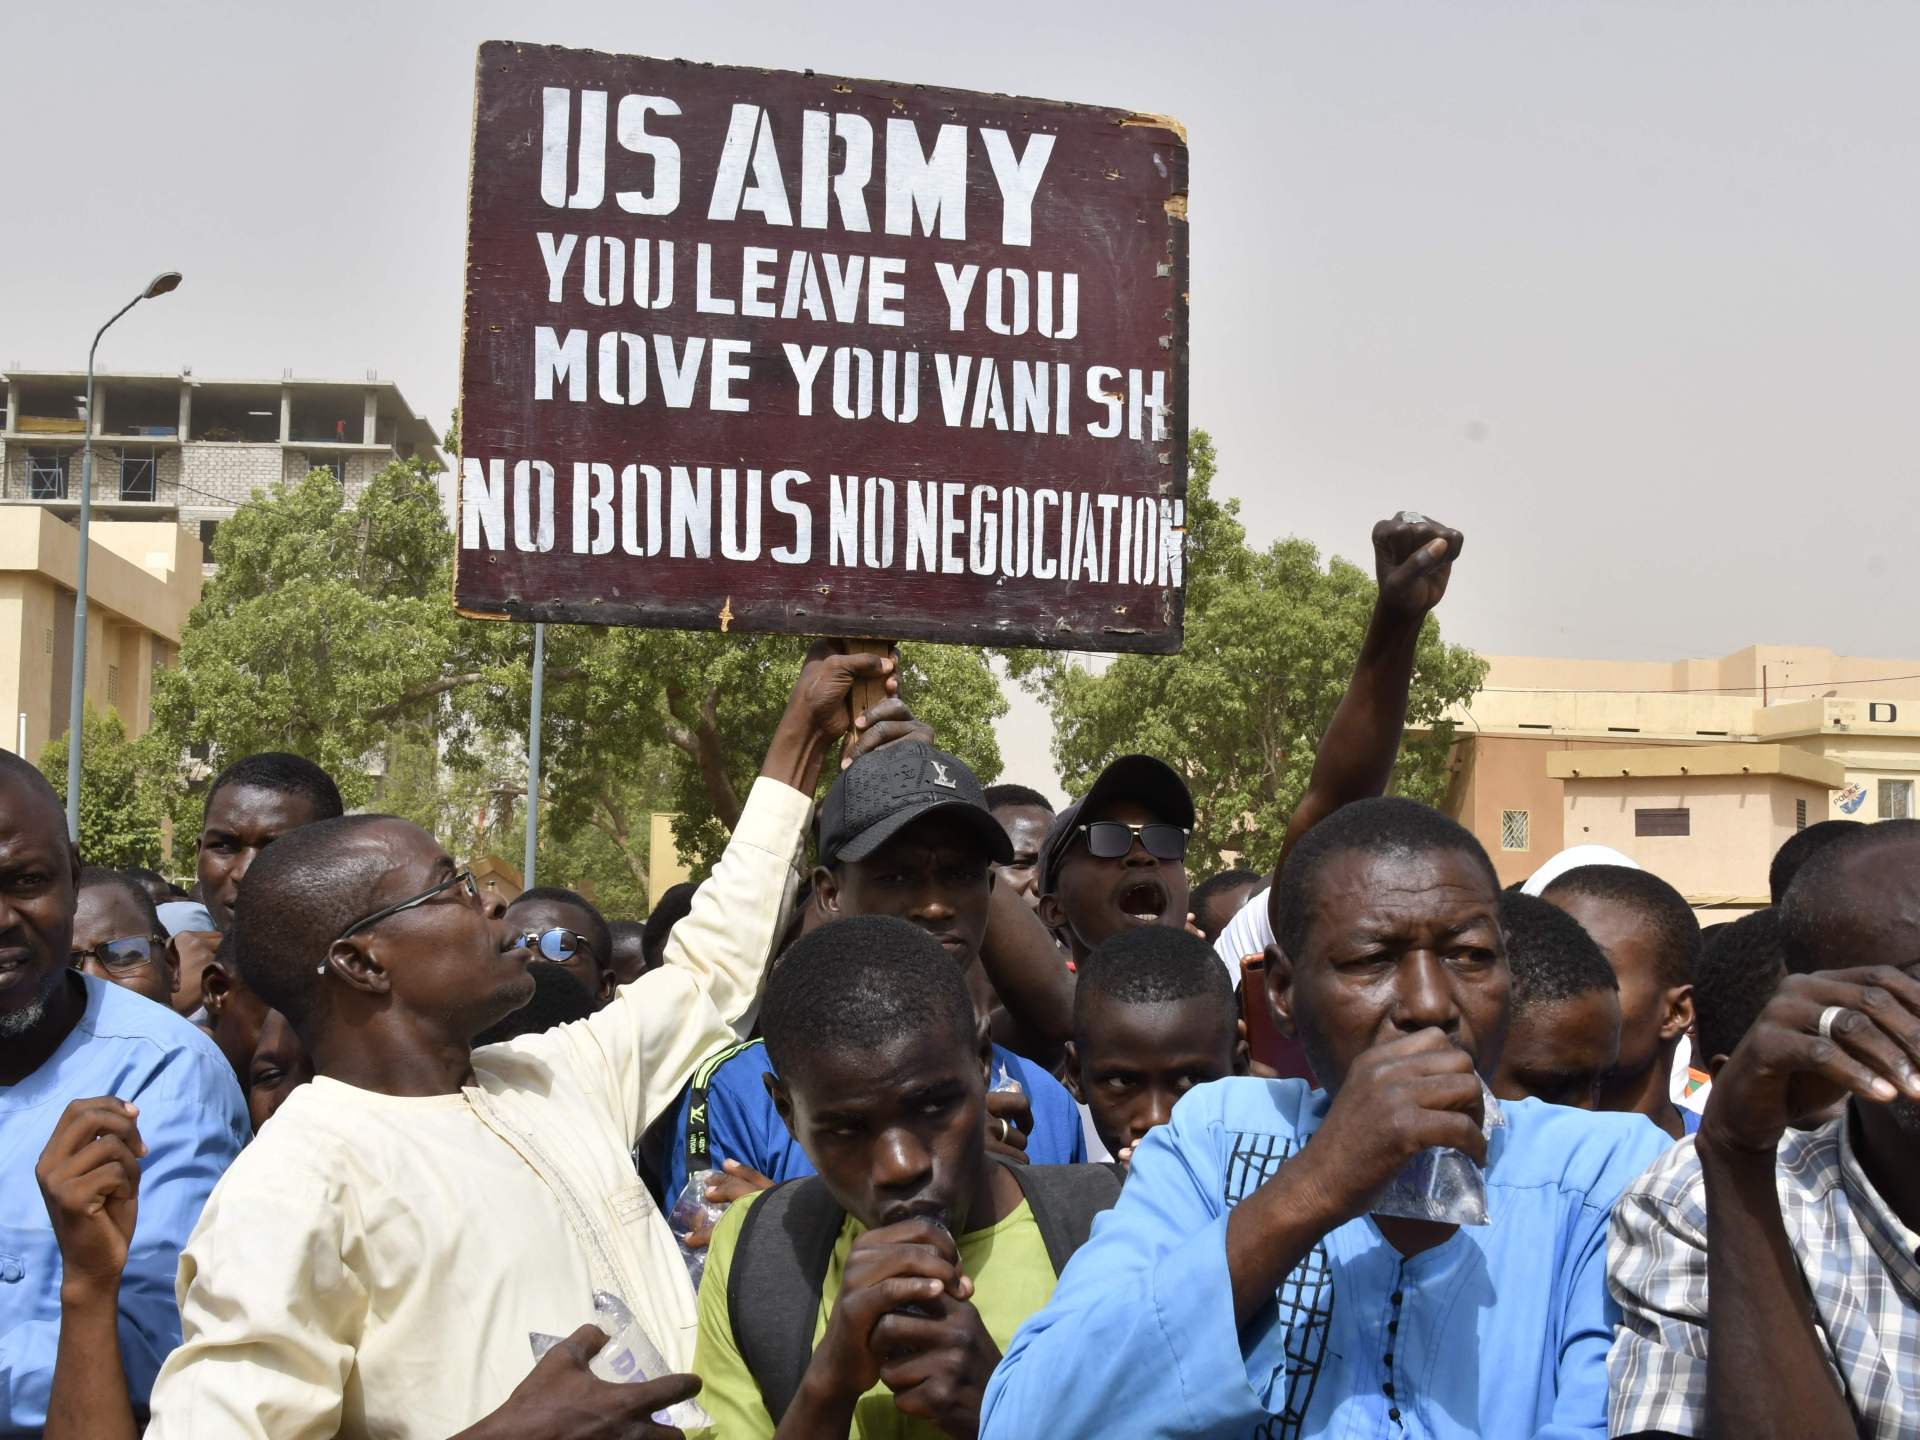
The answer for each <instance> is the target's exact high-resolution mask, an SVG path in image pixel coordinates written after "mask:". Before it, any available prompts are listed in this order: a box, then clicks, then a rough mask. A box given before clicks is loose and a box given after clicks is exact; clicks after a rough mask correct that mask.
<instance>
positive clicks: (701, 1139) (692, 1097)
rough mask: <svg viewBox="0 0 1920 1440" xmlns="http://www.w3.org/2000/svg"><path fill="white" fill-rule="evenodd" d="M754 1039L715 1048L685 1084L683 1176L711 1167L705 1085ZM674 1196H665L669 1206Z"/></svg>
mask: <svg viewBox="0 0 1920 1440" xmlns="http://www.w3.org/2000/svg"><path fill="white" fill-rule="evenodd" d="M759 1043H760V1042H759V1041H758V1040H742V1041H741V1042H740V1043H739V1044H737V1045H729V1046H727V1048H726V1049H724V1050H716V1051H715V1052H714V1053H713V1054H711V1055H709V1056H708V1057H707V1058H706V1059H704V1060H702V1061H701V1062H700V1064H699V1065H698V1066H697V1067H696V1068H695V1069H694V1072H693V1079H692V1080H691V1081H690V1082H689V1083H688V1085H687V1095H688V1097H689V1098H688V1104H687V1148H686V1159H687V1171H686V1173H687V1175H688V1176H689V1177H691V1176H692V1174H693V1172H694V1171H696V1170H711V1169H712V1168H713V1151H712V1148H711V1147H710V1146H709V1144H708V1143H707V1088H708V1087H709V1086H710V1085H712V1084H713V1077H714V1073H715V1072H716V1071H717V1070H719V1068H720V1067H721V1066H722V1065H724V1064H726V1063H727V1061H729V1060H731V1059H733V1057H734V1056H736V1055H738V1054H739V1053H740V1052H741V1051H742V1050H745V1049H748V1048H749V1047H751V1046H754V1045H758V1044H759ZM676 1198H677V1197H675V1196H672V1195H669V1196H668V1197H667V1204H668V1205H670V1206H671V1205H672V1204H673V1202H674V1200H675V1199H676Z"/></svg>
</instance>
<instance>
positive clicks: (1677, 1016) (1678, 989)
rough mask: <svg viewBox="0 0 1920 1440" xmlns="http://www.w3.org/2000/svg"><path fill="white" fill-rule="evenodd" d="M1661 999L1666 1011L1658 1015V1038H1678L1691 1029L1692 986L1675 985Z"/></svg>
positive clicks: (1666, 1039) (1663, 1039) (1665, 1039)
mask: <svg viewBox="0 0 1920 1440" xmlns="http://www.w3.org/2000/svg"><path fill="white" fill-rule="evenodd" d="M1661 999H1662V1001H1663V1002H1664V1003H1665V1006H1666V1011H1665V1013H1664V1014H1662V1015H1661V1017H1660V1039H1661V1040H1662V1041H1663V1042H1665V1041H1668V1040H1678V1039H1679V1038H1680V1037H1681V1036H1682V1035H1684V1034H1686V1033H1687V1032H1688V1031H1689V1030H1691V1029H1693V986H1691V985H1675V986H1673V987H1672V988H1671V989H1669V990H1667V991H1665V992H1664V993H1663V994H1662V995H1661Z"/></svg>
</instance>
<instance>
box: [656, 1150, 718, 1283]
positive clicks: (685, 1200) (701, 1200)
mask: <svg viewBox="0 0 1920 1440" xmlns="http://www.w3.org/2000/svg"><path fill="white" fill-rule="evenodd" d="M714 1178H715V1172H714V1171H712V1170H696V1171H694V1172H693V1173H692V1174H691V1175H689V1176H687V1183H686V1184H685V1185H683V1186H681V1187H680V1195H679V1198H677V1199H676V1200H675V1201H674V1202H673V1209H671V1210H669V1211H668V1212H667V1228H668V1229H669V1230H671V1231H673V1238H674V1239H676V1240H678V1241H679V1242H680V1258H681V1259H682V1260H684V1261H686V1262H687V1274H688V1275H689V1276H690V1277H691V1278H692V1280H693V1288H694V1289H695V1290H698V1289H699V1288H700V1277H701V1276H702V1275H704V1274H706V1271H707V1252H706V1247H704V1246H702V1247H700V1248H699V1249H694V1250H690V1249H688V1248H687V1236H689V1235H692V1234H694V1233H696V1232H697V1231H701V1230H705V1231H707V1232H709V1233H711V1232H712V1230H713V1227H714V1226H716V1225H718V1224H719V1223H720V1217H721V1216H722V1215H724V1214H726V1213H727V1207H726V1206H724V1205H716V1204H714V1203H713V1202H712V1201H711V1200H709V1199H707V1184H708V1182H709V1181H711V1180H713V1179H714Z"/></svg>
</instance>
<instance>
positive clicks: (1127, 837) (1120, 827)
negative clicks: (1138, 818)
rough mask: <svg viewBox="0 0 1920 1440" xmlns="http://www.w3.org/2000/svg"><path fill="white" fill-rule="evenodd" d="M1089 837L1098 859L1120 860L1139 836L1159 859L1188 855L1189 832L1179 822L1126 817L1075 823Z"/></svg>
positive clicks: (1180, 857) (1094, 854)
mask: <svg viewBox="0 0 1920 1440" xmlns="http://www.w3.org/2000/svg"><path fill="white" fill-rule="evenodd" d="M1075 828H1076V830H1077V831H1078V832H1079V833H1080V834H1082V835H1084V836H1086V837H1087V853H1088V854H1089V855H1091V856H1093V858H1094V859H1096V860H1118V859H1119V858H1120V857H1121V856H1123V855H1125V854H1126V853H1127V852H1128V851H1129V850H1131V849H1133V842H1134V841H1135V840H1138V841H1139V842H1140V843H1141V845H1142V846H1144V847H1145V848H1146V852H1147V854H1149V855H1151V856H1153V858H1154V859H1156V860H1184V859H1186V858H1187V832H1186V831H1185V830H1183V829H1181V828H1180V827H1179V826H1178V825H1163V824H1161V823H1159V822H1158V821H1149V822H1148V823H1147V824H1144V825H1129V824H1128V823H1127V822H1126V821H1124V820H1094V821H1090V822H1089V823H1087V824H1085V825H1080V826H1076V827H1075Z"/></svg>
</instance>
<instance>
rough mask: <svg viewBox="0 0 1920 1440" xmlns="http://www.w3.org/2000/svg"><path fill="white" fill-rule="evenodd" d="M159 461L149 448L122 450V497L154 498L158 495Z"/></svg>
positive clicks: (124, 498) (135, 498) (128, 498)
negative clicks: (143, 449)
mask: <svg viewBox="0 0 1920 1440" xmlns="http://www.w3.org/2000/svg"><path fill="white" fill-rule="evenodd" d="M158 478H159V461H158V460H157V459H156V457H155V456H154V452H153V451H152V450H151V449H149V450H146V451H145V452H144V453H143V452H141V451H139V450H123V451H121V452H120V498H121V499H122V500H153V499H156V498H157V496H158V486H157V481H158Z"/></svg>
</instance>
